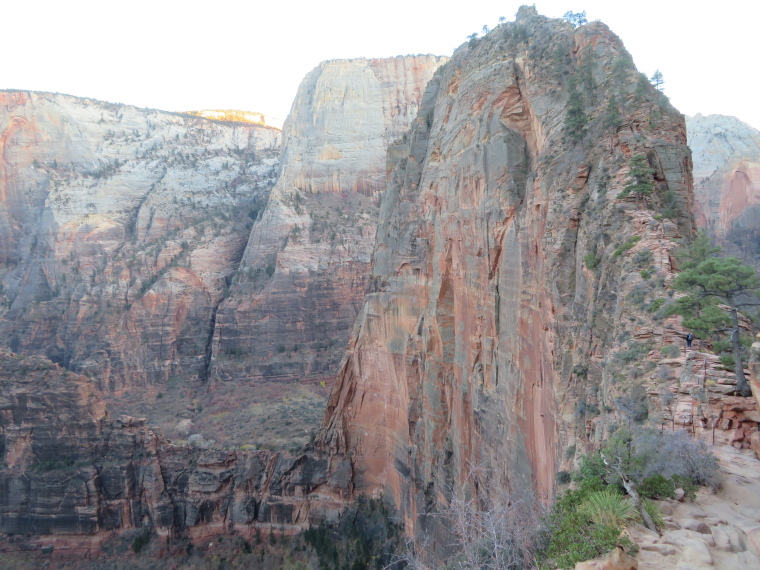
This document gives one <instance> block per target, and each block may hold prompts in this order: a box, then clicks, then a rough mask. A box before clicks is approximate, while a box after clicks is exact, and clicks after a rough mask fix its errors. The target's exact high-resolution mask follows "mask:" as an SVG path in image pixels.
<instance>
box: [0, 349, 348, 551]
mask: <svg viewBox="0 0 760 570" xmlns="http://www.w3.org/2000/svg"><path fill="white" fill-rule="evenodd" d="M0 429H1V430H2V432H1V434H0V453H1V454H2V456H3V464H2V467H1V468H0V490H1V492H0V533H2V535H3V540H2V541H0V550H2V551H6V552H8V551H25V552H29V551H31V552H32V553H33V552H34V551H35V549H37V550H38V551H39V548H40V547H44V548H47V549H51V548H52V549H58V550H64V551H68V552H69V556H71V555H72V553H78V554H79V555H80V556H83V555H95V556H97V553H98V547H99V545H100V543H101V542H102V541H103V540H105V539H107V538H108V537H109V536H112V535H113V534H114V533H124V532H128V531H130V529H135V530H136V529H140V528H144V529H148V530H150V532H153V533H156V534H158V535H159V536H162V537H163V536H166V537H179V536H189V537H196V538H197V537H202V536H207V535H210V534H218V533H223V532H228V531H234V532H238V533H242V534H250V533H251V532H252V530H253V528H254V526H255V525H259V526H263V527H264V528H265V529H267V528H268V527H269V525H272V524H276V525H277V528H278V529H280V530H283V529H291V530H298V529H301V528H303V527H304V526H305V525H308V524H309V522H315V521H319V520H321V519H322V518H324V517H325V516H335V514H336V513H337V512H338V510H339V509H340V508H341V507H342V505H343V501H342V498H341V496H347V494H348V487H347V484H348V482H349V479H348V478H347V477H346V474H347V473H349V471H347V469H346V468H345V467H343V468H342V467H341V460H339V459H336V460H330V459H328V458H319V457H314V456H304V455H293V456H288V455H283V454H281V453H276V452H256V453H243V452H235V451H205V450H201V449H198V448H193V447H182V446H174V445H171V444H169V443H167V442H166V440H165V439H164V438H163V436H162V435H161V434H160V433H159V432H155V431H153V430H152V429H150V428H148V427H147V425H146V420H145V419H144V418H132V417H127V416H122V417H121V418H119V419H115V420H114V419H111V418H109V417H108V414H107V412H106V411H105V407H104V405H103V403H102V401H101V399H100V398H99V397H98V396H97V394H96V393H95V392H93V387H92V383H91V381H90V379H88V378H87V377H85V376H81V375H78V374H74V373H70V372H68V371H66V370H64V369H61V368H60V367H59V366H58V365H56V364H53V363H52V362H50V361H49V360H46V359H44V358H41V357H36V356H30V357H24V356H21V355H14V354H11V353H9V352H8V351H6V350H4V349H0ZM330 473H332V475H330ZM315 489H319V493H318V494H312V495H311V496H310V497H309V498H308V499H307V498H306V495H307V494H309V493H311V492H312V491H314V490H315Z"/></svg>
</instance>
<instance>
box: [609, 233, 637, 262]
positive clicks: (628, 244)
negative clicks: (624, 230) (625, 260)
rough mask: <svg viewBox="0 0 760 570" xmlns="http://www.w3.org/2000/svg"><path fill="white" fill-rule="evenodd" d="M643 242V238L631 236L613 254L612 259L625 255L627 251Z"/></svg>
mask: <svg viewBox="0 0 760 570" xmlns="http://www.w3.org/2000/svg"><path fill="white" fill-rule="evenodd" d="M640 241H641V236H631V237H630V238H628V239H627V240H626V241H625V243H623V244H622V245H620V246H619V247H618V248H617V249H616V250H615V251H614V252H613V253H612V258H613V259H615V258H617V257H620V256H621V255H623V254H624V253H625V252H626V251H628V250H629V249H631V248H632V247H633V246H634V245H636V244H637V243H639V242H640Z"/></svg>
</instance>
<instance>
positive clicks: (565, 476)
mask: <svg viewBox="0 0 760 570" xmlns="http://www.w3.org/2000/svg"><path fill="white" fill-rule="evenodd" d="M572 480H573V478H572V477H571V475H570V473H569V472H567V471H558V472H557V483H558V484H559V485H567V484H568V483H569V482H570V481H572Z"/></svg>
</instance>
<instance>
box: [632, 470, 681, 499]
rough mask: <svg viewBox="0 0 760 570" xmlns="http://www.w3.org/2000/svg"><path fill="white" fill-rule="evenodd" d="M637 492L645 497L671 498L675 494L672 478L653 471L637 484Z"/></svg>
mask: <svg viewBox="0 0 760 570" xmlns="http://www.w3.org/2000/svg"><path fill="white" fill-rule="evenodd" d="M639 493H641V496H642V497H646V498H647V499H660V500H661V499H672V498H673V497H675V495H676V487H675V485H674V484H673V481H672V480H670V479H666V478H665V477H663V476H662V475H660V474H659V473H655V474H654V475H650V476H649V477H646V478H644V480H643V481H642V482H641V485H639Z"/></svg>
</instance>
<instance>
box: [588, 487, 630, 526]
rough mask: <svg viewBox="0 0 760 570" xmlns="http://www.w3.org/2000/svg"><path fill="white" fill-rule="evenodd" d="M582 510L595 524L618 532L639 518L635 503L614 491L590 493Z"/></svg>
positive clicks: (606, 490)
mask: <svg viewBox="0 0 760 570" xmlns="http://www.w3.org/2000/svg"><path fill="white" fill-rule="evenodd" d="M581 510H582V511H583V512H584V513H585V514H586V515H588V517H589V518H590V519H591V520H592V521H593V522H594V524H597V525H601V526H606V527H610V528H615V529H617V530H618V532H620V531H621V530H623V529H624V528H625V527H626V525H627V524H628V523H629V522H632V521H634V520H637V518H638V513H637V512H636V508H635V507H634V506H633V503H631V501H630V500H629V499H627V498H625V497H623V496H622V495H619V494H618V493H616V492H615V491H613V490H612V489H605V490H604V491H597V492H595V493H590V494H589V495H588V497H587V498H586V500H585V501H584V503H583V504H582V505H581Z"/></svg>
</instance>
